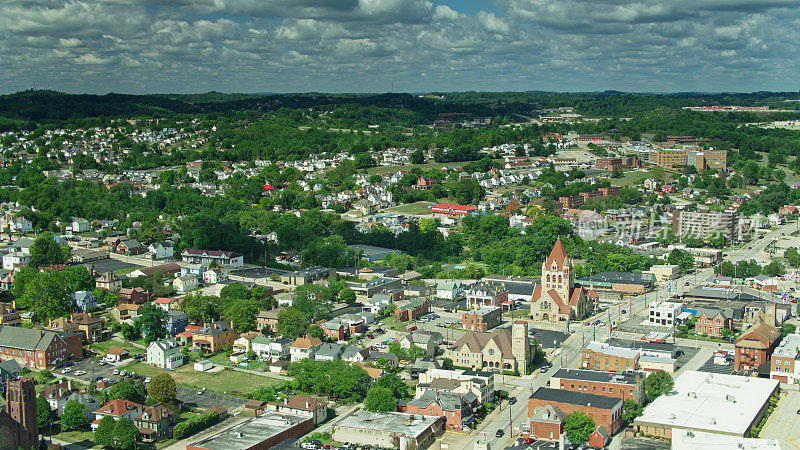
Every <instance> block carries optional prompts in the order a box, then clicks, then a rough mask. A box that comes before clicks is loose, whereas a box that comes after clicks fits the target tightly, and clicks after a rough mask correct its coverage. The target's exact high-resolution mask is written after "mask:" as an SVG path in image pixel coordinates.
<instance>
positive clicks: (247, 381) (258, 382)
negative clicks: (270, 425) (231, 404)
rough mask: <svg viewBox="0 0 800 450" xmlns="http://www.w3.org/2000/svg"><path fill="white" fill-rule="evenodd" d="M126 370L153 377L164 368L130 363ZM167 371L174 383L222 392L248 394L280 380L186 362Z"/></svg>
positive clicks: (278, 382) (274, 384)
mask: <svg viewBox="0 0 800 450" xmlns="http://www.w3.org/2000/svg"><path fill="white" fill-rule="evenodd" d="M125 370H127V371H133V372H134V373H137V374H139V375H143V376H145V377H154V376H156V375H158V374H160V373H164V372H165V370H163V369H159V368H158V367H153V366H149V365H147V364H144V363H136V364H130V365H128V366H126V367H125ZM166 372H168V373H169V374H170V375H171V376H172V378H174V379H175V383H177V384H179V385H181V386H184V387H189V388H192V389H200V388H206V389H207V390H209V391H212V392H216V393H219V394H222V393H224V392H227V393H228V394H232V393H237V392H238V393H242V394H250V393H252V392H255V391H256V390H257V389H258V388H259V387H261V386H276V385H278V384H280V382H281V381H280V380H276V379H274V378H268V377H262V376H258V375H252V374H249V373H242V372H234V371H233V370H222V371H220V372H216V373H205V372H196V371H195V370H194V369H193V364H186V365H183V366H181V367H178V369H177V370H170V371H166Z"/></svg>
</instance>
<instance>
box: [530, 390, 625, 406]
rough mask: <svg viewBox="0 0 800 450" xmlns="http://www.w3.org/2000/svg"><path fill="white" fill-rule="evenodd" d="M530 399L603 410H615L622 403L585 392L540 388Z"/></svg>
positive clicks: (613, 398)
mask: <svg viewBox="0 0 800 450" xmlns="http://www.w3.org/2000/svg"><path fill="white" fill-rule="evenodd" d="M530 398H532V399H536V400H543V401H546V402H553V403H567V404H570V405H581V406H590V405H591V406H592V407H594V408H601V409H613V408H616V407H617V405H619V404H621V403H622V400H621V399H619V398H616V397H606V396H603V395H595V394H585V393H583V392H572V391H563V390H561V389H551V388H546V387H540V388H539V389H536V391H535V392H534V393H533V394H531V396H530Z"/></svg>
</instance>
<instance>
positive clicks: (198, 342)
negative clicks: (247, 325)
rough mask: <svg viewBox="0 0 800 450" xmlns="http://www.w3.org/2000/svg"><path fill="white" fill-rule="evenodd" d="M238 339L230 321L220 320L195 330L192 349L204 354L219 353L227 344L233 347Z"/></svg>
mask: <svg viewBox="0 0 800 450" xmlns="http://www.w3.org/2000/svg"><path fill="white" fill-rule="evenodd" d="M234 339H236V333H234V331H233V328H232V326H231V323H230V322H227V321H224V320H218V321H216V322H214V323H211V324H208V325H205V326H203V328H200V329H199V330H197V331H195V332H194V333H193V335H192V350H193V351H196V352H200V353H203V354H210V353H217V352H219V351H222V349H223V348H225V347H226V346H229V345H230V346H231V347H233V341H234Z"/></svg>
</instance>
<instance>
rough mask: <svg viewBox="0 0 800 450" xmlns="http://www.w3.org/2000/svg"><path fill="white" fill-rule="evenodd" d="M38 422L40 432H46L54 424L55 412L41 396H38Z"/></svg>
mask: <svg viewBox="0 0 800 450" xmlns="http://www.w3.org/2000/svg"><path fill="white" fill-rule="evenodd" d="M36 422H37V423H38V424H39V429H40V430H46V429H47V428H49V427H50V424H51V423H53V411H52V410H51V409H50V405H49V404H48V403H47V400H45V399H44V397H42V396H41V395H37V396H36Z"/></svg>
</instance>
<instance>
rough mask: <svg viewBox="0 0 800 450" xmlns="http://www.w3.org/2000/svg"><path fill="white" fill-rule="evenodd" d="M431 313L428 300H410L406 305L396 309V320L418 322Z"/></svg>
mask: <svg viewBox="0 0 800 450" xmlns="http://www.w3.org/2000/svg"><path fill="white" fill-rule="evenodd" d="M430 311H431V304H430V303H429V302H428V300H427V299H424V298H414V299H411V300H409V301H408V302H407V303H406V304H405V305H403V306H400V307H398V308H397V309H395V310H394V318H395V319H397V320H399V321H401V322H406V321H409V320H417V319H418V318H420V317H422V316H425V315H427V314H428V313H429V312H430Z"/></svg>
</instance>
